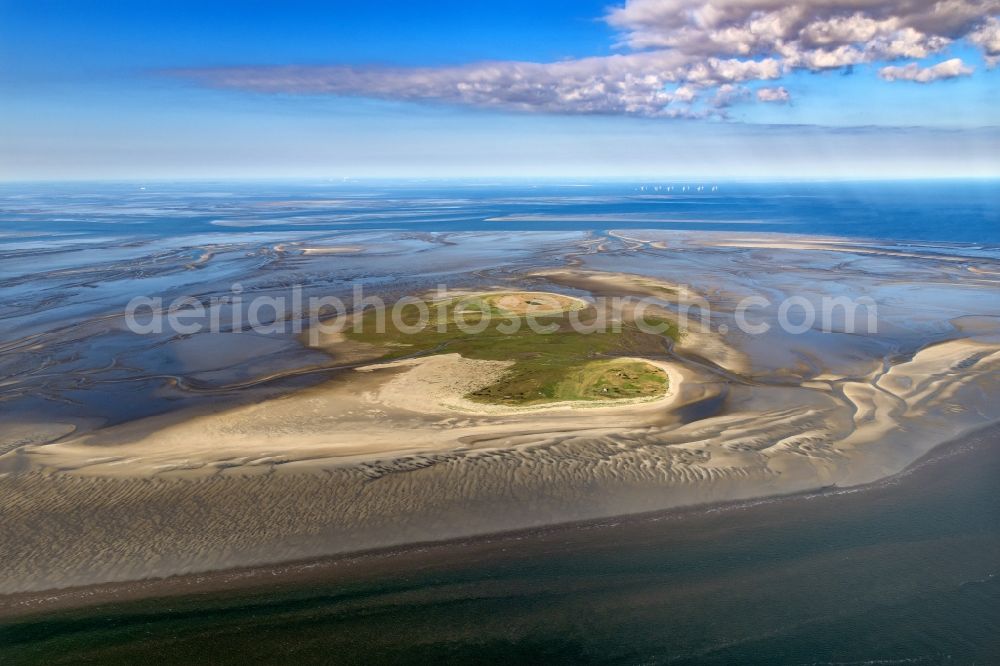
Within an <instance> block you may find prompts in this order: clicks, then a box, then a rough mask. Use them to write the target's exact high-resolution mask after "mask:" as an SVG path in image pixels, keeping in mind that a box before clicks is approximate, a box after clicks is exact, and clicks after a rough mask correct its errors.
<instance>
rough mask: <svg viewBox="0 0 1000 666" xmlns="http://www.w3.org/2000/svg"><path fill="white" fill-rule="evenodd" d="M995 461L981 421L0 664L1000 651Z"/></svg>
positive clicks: (7, 644)
mask: <svg viewBox="0 0 1000 666" xmlns="http://www.w3.org/2000/svg"><path fill="white" fill-rule="evenodd" d="M998 479H1000V429H993V430H989V431H981V432H980V433H979V434H977V435H974V436H972V437H969V438H967V439H966V440H964V441H963V442H961V443H957V444H954V445H949V446H947V447H943V448H942V449H941V450H940V451H939V452H937V453H935V454H933V455H932V456H931V457H930V458H928V459H927V460H925V461H922V462H921V463H919V464H918V465H917V466H915V467H914V468H913V469H912V470H911V471H909V472H908V473H906V474H904V475H901V476H899V477H896V478H895V479H892V480H889V481H886V482H882V483H879V484H876V485H874V486H871V487H867V488H865V489H862V490H858V491H854V492H840V493H834V494H825V495H819V496H812V497H795V498H786V499H782V500H776V501H771V502H767V503H762V504H757V505H754V506H744V507H735V508H726V509H724V510H715V511H708V512H706V511H692V512H686V513H680V514H664V515H661V516H658V517H641V518H634V519H630V520H625V521H622V522H619V523H614V522H609V523H604V524H600V525H588V526H569V527H565V528H558V529H553V530H549V531H546V532H539V533H531V534H523V535H519V536H510V537H505V538H500V539H494V540H491V541H480V542H472V543H464V544H453V545H449V546H446V547H435V548H430V549H426V550H421V551H415V552H409V553H405V552H404V553H400V554H396V555H392V556H389V557H382V558H376V559H377V560H378V561H377V562H375V563H373V564H372V566H371V567H369V568H368V569H366V568H365V566H361V567H360V568H355V570H353V573H351V574H350V575H349V576H344V575H342V574H343V572H341V573H340V574H326V575H324V574H318V575H317V576H316V577H315V579H314V580H311V581H309V582H308V583H304V582H301V581H300V582H297V583H294V584H287V583H286V584H283V585H280V584H276V585H274V586H272V587H269V588H267V589H257V590H242V591H232V592H229V593H221V594H220V593H213V594H201V595H195V596H186V597H173V598H166V599H159V600H156V599H152V600H145V601H132V602H127V603H119V604H110V605H104V606H99V607H93V608H88V609H82V610H76V611H62V612H59V613H53V614H49V615H44V616H35V617H28V618H21V619H19V620H16V621H11V620H8V621H7V624H4V625H2V626H0V663H4V664H15V663H67V662H88V661H89V662H94V663H139V662H152V661H155V662H157V663H185V664H188V663H245V662H254V663H260V662H268V663H271V662H281V663H287V662H292V663H300V664H304V663H384V662H394V663H400V662H402V663H416V662H420V663H423V662H429V661H437V662H476V663H500V662H503V663H517V662H522V663H523V662H528V663H532V662H534V663H537V662H546V663H561V662H602V663H626V664H633V663H669V664H694V663H708V664H757V663H759V664H832V663H835V664H855V663H878V664H882V663H906V664H925V663H926V664H937V663H944V664H997V663H1000V578H998V577H996V574H997V572H998V570H1000V495H998ZM393 571H395V573H387V572H393Z"/></svg>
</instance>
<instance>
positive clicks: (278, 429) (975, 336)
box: [0, 197, 1000, 595]
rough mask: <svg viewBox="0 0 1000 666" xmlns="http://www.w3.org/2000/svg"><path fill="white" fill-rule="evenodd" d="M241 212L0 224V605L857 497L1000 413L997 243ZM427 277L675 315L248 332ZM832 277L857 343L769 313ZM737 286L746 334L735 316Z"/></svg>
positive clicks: (468, 289) (455, 285)
mask: <svg viewBox="0 0 1000 666" xmlns="http://www.w3.org/2000/svg"><path fill="white" fill-rule="evenodd" d="M346 199H347V197H345V200H346ZM227 201H228V200H227ZM257 203H261V204H262V205H257ZM265 203H266V204H267V205H263V204H265ZM445 203H447V202H445V201H444V200H441V199H440V198H437V199H435V200H434V201H432V202H428V201H423V202H422V204H421V206H422V207H417V208H418V209H419V210H421V211H425V212H424V213H420V215H424V214H426V211H427V210H433V209H435V207H438V208H442V209H443V207H444V206H445ZM633 203H634V202H633ZM63 205H65V203H64V204H63ZM96 205H97V204H91V208H89V209H88V211H89V212H88V214H91V215H105V214H107V213H106V209H105V212H103V213H102V212H99V211H96V209H95V208H93V206H96ZM346 205H347V204H344V203H343V202H341V203H337V204H336V206H334V204H324V206H332V207H334V208H337V207H339V208H341V209H342V208H343V207H344V206H346ZM352 205H353V204H352ZM359 205H360V204H359ZM364 205H365V206H369V207H373V206H374V204H370V203H365V204H364ZM380 205H382V206H388V205H389V204H387V203H386V202H384V201H383V202H382V203H381V204H380ZM393 205H397V206H398V205H399V204H393ZM448 205H451V206H457V208H454V209H451V210H458V211H460V212H461V211H464V213H463V214H471V212H470V211H474V210H477V209H476V206H477V205H479V204H476V205H473V204H470V203H468V202H464V203H463V202H458V203H456V202H455V201H451V202H450V203H448ZM483 205H485V204H483ZM491 205H492V204H491ZM505 205H506V204H505ZM546 205H551V206H554V207H558V206H559V204H558V202H557V203H552V204H546ZM630 205H631V204H630ZM643 205H646V204H643ZM240 206H242V207H241V208H240V209H239V214H238V215H237V214H233V213H232V212H231V211H229V212H226V211H224V210H221V207H220V206H216V208H217V209H216V210H214V213H215V214H216V216H215V217H209V216H208V215H207V214H206V216H205V217H204V218H199V219H198V220H197V224H194V223H192V224H194V227H193V229H192V230H190V233H187V232H186V233H178V234H159V233H147V234H142V233H140V232H139V231H137V229H139V228H140V226H141V225H140V224H139V223H138V222H136V221H135V220H134V219H132V220H131V222H130V224H131V225H132V226H127V225H126V226H123V227H117V226H116V225H114V224H107V225H105V227H101V229H105V231H102V233H100V234H98V233H97V231H95V230H94V229H93V228H90V227H87V226H86V225H84V226H83V227H80V228H76V230H75V231H74V227H73V226H72V225H70V226H68V227H66V228H63V229H62V230H61V231H60V233H59V234H55V233H54V231H53V230H52V229H40V228H36V227H30V225H28V226H29V227H30V228H28V227H26V228H25V229H22V230H20V231H18V232H17V233H16V234H12V235H10V236H7V237H5V238H4V240H3V246H2V253H3V262H2V263H0V289H2V290H3V292H2V308H3V322H4V326H3V329H2V339H0V353H2V356H0V374H2V378H3V379H2V383H0V392H2V393H0V399H2V401H3V402H2V403H0V404H2V405H3V411H2V413H0V475H2V476H0V555H2V557H0V593H3V594H6V595H17V594H34V593H37V592H43V591H46V590H55V589H69V588H75V587H79V586H88V585H99V584H107V583H115V582H121V583H124V582H129V581H137V580H147V579H153V578H158V577H164V576H172V575H180V574H194V573H200V572H213V571H221V570H227V569H232V568H238V567H255V566H264V565H273V564H275V563H281V562H290V561H299V560H303V559H310V558H321V557H326V556H331V555H337V554H344V553H351V552H356V551H363V550H370V549H378V548H387V547H399V546H403V545H406V544H412V543H423V542H430V541H436V540H444V539H464V538H469V537H475V536H478V535H486V534H492V533H497V532H502V531H508V530H520V529H526V528H539V527H543V526H550V525H556V524H561V523H566V522H571V521H581V520H595V519H602V518H607V517H612V516H621V515H629V514H636V513H642V512H648V511H660V510H666V509H672V508H678V507H685V506H694V505H701V504H705V503H715V502H726V501H738V500H746V499H750V498H760V497H769V496H777V495H786V494H794V493H803V492H815V491H818V490H821V489H829V488H849V487H854V486H857V485H859V484H866V483H872V482H876V481H878V480H879V479H883V478H886V477H889V476H891V475H893V474H897V473H898V472H900V471H901V470H903V469H905V468H906V467H907V466H908V465H910V464H912V463H913V462H914V461H915V460H917V459H919V458H920V457H921V456H923V455H925V454H926V453H928V452H929V451H931V450H932V449H934V447H936V446H938V445H940V444H941V443H943V442H945V441H948V440H951V439H953V438H955V437H957V436H960V435H962V434H963V433H966V432H969V431H971V430H973V429H975V428H979V427H982V426H984V425H987V424H990V423H992V422H994V421H995V420H996V419H998V418H1000V411H998V410H1000V401H998V400H997V399H996V398H997V395H998V394H1000V393H998V391H1000V386H998V385H997V384H998V381H1000V372H998V365H1000V298H998V296H1000V293H998V292H1000V255H998V253H997V252H996V251H995V250H993V249H991V248H990V247H988V246H983V245H973V244H966V243H955V242H948V241H942V240H925V241H921V242H912V241H905V242H904V241H901V240H896V239H892V238H882V239H872V238H864V237H858V236H853V237H846V236H838V235H834V234H828V235H824V236H818V235H814V236H806V235H804V234H795V233H788V232H786V233H774V232H773V231H770V230H748V229H747V227H746V226H745V225H743V226H741V227H740V230H739V231H732V230H726V231H720V230H714V231H713V230H700V229H699V230H694V231H692V230H670V231H668V230H663V229H638V228H632V229H593V230H580V229H576V230H570V229H558V230H548V231H540V230H539V231H521V230H509V229H497V230H492V231H484V230H477V231H468V230H451V231H447V230H446V231H441V230H437V231H429V230H426V229H424V228H420V226H421V224H422V222H411V223H410V225H409V228H406V229H352V228H350V226H349V225H348V226H346V227H345V226H344V225H341V226H339V227H337V228H330V227H331V223H330V222H329V220H326V221H325V222H324V223H322V224H321V223H319V222H317V224H316V225H315V228H314V227H313V226H308V228H305V229H302V228H300V226H301V225H299V223H298V222H296V223H295V224H290V223H288V222H287V221H285V222H283V221H282V220H283V218H281V217H280V216H279V215H278V211H279V209H282V207H284V208H289V209H291V208H295V207H296V206H299V204H295V203H294V202H286V203H283V204H281V205H280V206H276V205H274V202H254V201H250V202H249V203H248V202H246V201H243V202H242V203H241V204H240ZM111 208H112V209H113V206H111ZM417 208H415V209H414V210H416V209H417ZM169 210H173V209H170V208H163V210H161V211H160V212H159V213H156V214H157V215H162V214H165V213H164V211H169ZM176 210H178V211H180V210H181V209H176ZM185 210H186V209H185ZM311 211H312V212H311V214H314V215H319V212H318V209H311ZM286 212H287V211H286ZM32 214H34V213H32ZM81 214H82V212H81ZM178 214H179V213H178ZM457 214H458V213H455V215H457ZM476 214H480V213H476ZM24 215H26V216H27V215H29V213H24ZM39 215H41V213H39ZM253 215H266V216H270V217H268V220H269V221H267V223H266V224H264V223H262V224H260V225H257V226H254V224H256V223H254V224H251V223H252V222H253V221H254V220H255V219H258V218H254V217H253ZM220 220H221V221H222V222H224V223H225V224H214V223H215V222H219V221H220ZM258 221H259V220H258ZM25 224H26V223H25ZM234 224H235V225H237V226H233V225H234ZM323 224H325V225H326V227H325V228H323ZM283 225H284V226H283ZM433 226H436V227H440V226H441V225H440V224H438V223H434V225H433ZM702 226H704V225H702ZM345 248H346V249H345ZM442 284H446V285H447V286H448V288H449V289H451V290H453V291H454V292H456V293H458V294H465V295H468V294H472V295H476V296H475V297H476V298H478V299H480V300H481V301H482V300H483V299H485V303H486V305H487V306H489V307H490V308H493V307H498V306H499V307H500V309H501V310H502V312H501V314H511V313H512V312H513V310H511V309H507V310H503V304H502V303H500V301H499V300H498V299H501V298H503V297H504V296H505V295H508V296H509V295H511V294H522V295H525V294H527V295H528V296H527V300H525V301H524V302H525V303H527V302H528V301H530V300H532V299H535V298H537V295H538V294H552V295H556V296H557V297H558V298H559V299H564V300H563V301H562V302H563V303H579V304H581V305H580V306H579V308H576V306H574V308H570V309H571V310H574V311H576V312H578V313H579V314H580V316H583V317H584V319H586V313H588V312H591V313H593V310H592V309H591V308H594V307H595V304H596V303H598V302H600V299H614V298H619V299H629V300H628V301H627V302H628V303H636V302H639V301H643V302H646V303H647V304H648V308H647V312H646V314H647V315H649V316H650V317H651V318H652V319H653V320H655V321H658V322H665V323H666V324H667V327H666V329H665V330H664V331H662V332H661V333H659V334H649V333H646V332H642V331H639V330H637V329H634V328H631V327H630V325H629V324H628V322H627V321H626V323H625V324H624V326H623V327H622V330H621V331H620V332H618V333H615V334H613V335H610V336H607V335H605V334H600V333H599V334H591V335H590V337H588V336H587V335H579V336H577V335H576V334H572V335H571V334H570V333H569V332H568V331H567V330H566V329H565V328H562V327H559V326H557V331H559V333H557V334H556V335H554V336H553V337H549V338H545V337H544V336H540V335H539V336H536V335H534V334H532V335H530V336H526V337H521V338H518V337H517V336H514V337H512V338H509V339H508V338H504V339H503V340H502V341H500V342H498V341H497V339H491V340H485V339H483V338H476V337H474V336H465V335H462V336H458V337H456V336H455V335H454V331H453V330H452V329H451V328H449V327H445V332H444V333H443V334H442V333H439V332H437V331H436V330H435V331H431V332H428V333H426V334H423V335H417V336H415V339H404V338H403V337H401V336H394V334H393V333H392V332H391V331H390V333H389V335H388V337H385V336H383V337H380V338H378V339H373V338H371V337H369V336H368V334H367V333H365V332H364V329H363V328H362V333H360V334H352V333H350V332H348V333H343V332H339V333H331V334H321V335H318V336H316V337H315V339H310V335H309V334H310V332H311V322H310V321H309V313H308V312H299V315H298V316H297V317H288V318H278V317H275V318H274V320H273V321H269V322H268V323H270V324H274V326H273V327H272V330H270V331H269V332H267V333H262V332H259V331H255V330H252V329H250V328H249V327H248V326H247V325H246V323H247V321H248V314H249V313H248V312H247V311H246V310H247V308H248V307H250V305H249V304H250V303H252V302H253V300H254V299H255V298H269V299H274V300H275V301H277V300H278V299H285V300H286V302H291V301H292V300H293V299H294V290H296V289H300V290H301V297H302V298H304V299H308V298H309V297H310V296H331V295H333V296H337V297H340V298H342V299H343V300H344V301H345V302H350V300H351V298H352V292H353V290H354V289H355V288H356V287H357V286H358V285H362V286H363V287H364V289H365V293H366V294H368V295H372V296H378V297H379V298H382V299H384V300H386V301H388V302H393V301H394V300H395V299H400V298H403V297H407V298H411V299H417V300H421V299H427V298H430V296H429V295H430V294H433V293H435V291H436V290H437V289H438V288H439V287H440V285H442ZM237 286H238V289H237ZM137 294H143V295H147V296H150V297H153V296H155V297H158V298H161V299H163V301H164V302H165V303H169V302H170V301H171V300H172V299H175V298H180V297H190V298H194V299H196V300H198V302H203V303H205V304H207V306H206V311H207V312H208V313H209V314H211V315H214V316H216V317H217V318H218V320H219V321H220V322H222V328H221V329H220V330H214V331H199V332H191V333H179V332H177V331H176V330H162V331H159V332H156V331H150V332H143V333H136V332H135V331H133V330H130V329H129V327H128V326H126V322H125V318H124V316H123V312H124V310H125V307H126V303H127V302H128V300H129V299H130V298H132V297H134V296H135V295H137ZM532 295H536V296H532ZM234 296H238V297H239V299H238V302H237V301H235V300H233V297H234ZM844 296H847V297H850V298H859V297H866V298H867V299H870V301H871V302H872V303H874V304H875V305H876V306H877V315H876V323H877V327H876V328H877V330H874V331H870V330H867V329H865V328H864V325H865V324H867V322H868V319H867V317H868V315H867V310H865V309H862V310H861V311H860V314H858V316H857V317H856V318H854V319H850V320H849V319H848V318H847V316H846V314H844V312H845V311H843V310H834V311H833V312H832V315H831V319H830V320H829V321H825V322H822V321H819V320H817V321H816V322H814V324H815V325H809V326H806V327H804V328H801V330H797V331H793V332H790V331H788V330H786V329H787V327H784V328H783V327H782V326H780V325H779V314H780V313H779V312H778V307H779V304H780V303H781V302H783V301H785V300H787V299H788V298H792V297H795V298H798V299H802V300H803V301H805V302H807V303H815V304H817V308H818V311H819V312H821V313H822V312H823V308H822V307H821V304H822V303H823V301H824V299H836V298H838V297H844ZM216 297H227V298H229V299H230V300H228V301H225V300H217V301H213V300H212V299H213V298H216ZM748 297H758V298H762V299H763V300H764V301H765V302H766V304H763V305H759V306H755V308H754V309H753V310H752V311H751V314H750V318H751V319H752V323H753V324H754V325H755V326H760V325H763V324H766V325H767V327H766V328H767V330H765V331H761V332H754V333H750V332H747V331H746V330H744V329H745V326H741V325H740V322H739V304H740V303H741V302H743V301H744V299H746V298H748ZM800 302H801V301H800ZM705 303H707V304H708V305H709V309H710V314H709V315H707V316H702V315H701V314H699V315H698V316H697V317H695V318H694V319H693V320H689V321H688V322H686V324H685V325H683V326H682V322H681V319H682V313H684V312H686V311H689V310H690V308H695V310H694V311H695V312H698V311H699V310H698V308H700V307H701V305H703V304H705ZM768 304H770V305H768ZM522 305H523V304H522ZM511 307H514V306H511ZM518 307H520V306H518ZM516 309H517V307H514V310H516ZM626 311H627V308H626ZM513 313H514V314H519V313H516V312H513ZM352 314H355V315H358V316H359V317H360V318H361V319H364V317H365V316H366V315H364V313H363V312H362V311H358V312H356V313H352ZM454 314H455V313H454V312H452V313H451V315H452V316H453V315H454ZM543 315H544V316H541V317H540V320H541V321H543V322H545V321H549V320H552V319H560V318H561V317H563V316H568V314H566V313H565V312H561V311H560V312H555V313H554V312H548V313H543ZM462 316H463V317H464V316H465V315H464V314H463V315H462ZM404 319H405V318H404ZM404 323H406V321H404ZM410 323H412V322H410ZM549 323H552V322H551V321H550V322H549ZM560 333H562V334H560ZM442 336H443V337H442ZM477 340H484V342H483V343H482V344H480V343H478V342H477ZM543 340H545V341H546V342H542V341H543ZM549 340H551V341H552V342H551V343H550V342H548V341H549ZM548 345H551V346H552V347H553V348H557V349H558V350H559V351H558V353H555V354H550V353H548V352H547V351H546V346H548ZM549 351H551V350H549ZM567 360H568V361H571V362H569V363H567ZM630 364H631V365H630ZM518 366H520V369H521V370H522V371H523V372H522V373H521V374H520V375H519V374H518V371H517V368H518ZM542 366H544V367H542ZM541 370H545V371H547V372H550V373H551V374H548V375H545V379H544V381H539V377H540V376H541V375H540V374H539V372H540V371H541ZM605 389H606V390H605Z"/></svg>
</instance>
